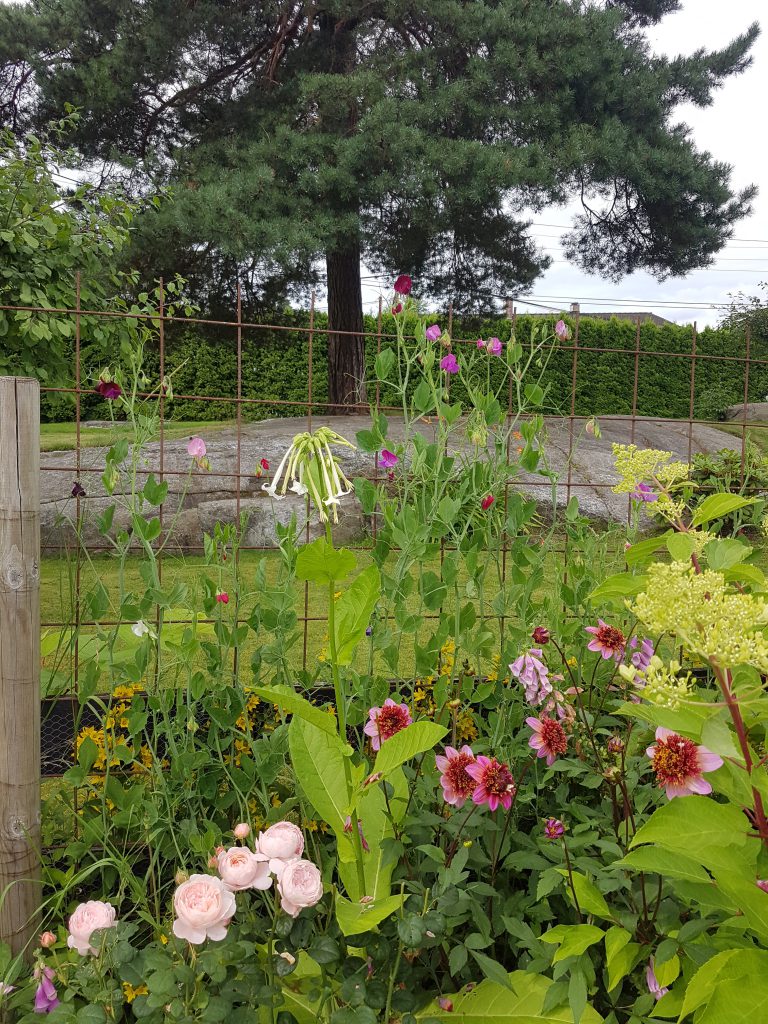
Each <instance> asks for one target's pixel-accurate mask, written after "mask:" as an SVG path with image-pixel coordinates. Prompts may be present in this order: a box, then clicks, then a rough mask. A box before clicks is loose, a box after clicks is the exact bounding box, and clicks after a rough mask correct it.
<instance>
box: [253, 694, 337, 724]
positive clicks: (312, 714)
mask: <svg viewBox="0 0 768 1024" xmlns="http://www.w3.org/2000/svg"><path fill="white" fill-rule="evenodd" d="M250 691H251V692H252V693H255V694H256V696H257V697H261V698H262V700H266V701H269V702H270V704H276V705H277V706H278V707H279V708H280V709H281V710H282V711H287V712H288V713H289V714H291V715H298V716H299V718H303V719H304V720H305V721H306V722H311V723H312V725H314V726H316V728H318V729H320V730H322V732H327V733H328V734H329V735H331V736H338V734H339V730H338V726H337V725H336V718H335V716H334V715H329V714H328V713H327V712H326V711H321V710H320V708H316V707H314V706H313V705H312V704H310V703H309V701H308V700H306V699H305V698H304V697H302V696H300V695H299V694H298V693H296V691H295V690H292V689H291V688H290V686H285V685H283V684H275V685H274V686H253V687H250Z"/></svg>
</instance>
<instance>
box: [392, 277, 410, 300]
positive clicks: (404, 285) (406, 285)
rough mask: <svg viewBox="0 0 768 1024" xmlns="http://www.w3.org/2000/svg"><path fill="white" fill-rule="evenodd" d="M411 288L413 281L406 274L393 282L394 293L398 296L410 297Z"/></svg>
mask: <svg viewBox="0 0 768 1024" xmlns="http://www.w3.org/2000/svg"><path fill="white" fill-rule="evenodd" d="M411 288H413V281H412V280H411V279H410V277H409V276H408V275H407V274H401V275H400V276H399V277H398V279H397V280H396V281H395V291H396V292H397V294H398V295H410V294H411Z"/></svg>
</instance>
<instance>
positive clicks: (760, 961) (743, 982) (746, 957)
mask: <svg viewBox="0 0 768 1024" xmlns="http://www.w3.org/2000/svg"><path fill="white" fill-rule="evenodd" d="M766 978H768V953H766V952H764V951H763V950H757V949H726V950H723V951H722V952H720V953H716V954H715V955H714V956H713V957H712V958H711V959H710V960H707V962H706V963H705V964H703V965H702V966H701V967H700V968H699V969H698V971H696V973H695V974H694V975H693V977H692V978H691V980H690V981H689V982H688V987H687V988H686V991H685V999H684V1000H683V1005H682V1008H681V1010H680V1016H679V1018H678V1019H679V1020H680V1021H682V1020H684V1019H685V1018H686V1017H688V1015H689V1014H691V1013H693V1012H694V1011H695V1010H698V1009H699V1008H700V1007H702V1006H706V1010H705V1011H704V1015H703V1016H701V1015H700V1016H698V1017H697V1024H698V1022H699V1021H702V1020H705V1021H706V1022H707V1024H734V1022H735V1021H750V1022H751V1024H757V1022H758V1021H763V1020H768V1014H763V1015H760V1014H759V1013H758V1014H755V1015H754V1016H752V1017H746V1016H743V1015H742V1016H739V1015H738V1014H739V1011H738V1006H739V1004H741V1005H742V1006H743V1002H742V1001H741V1000H739V998H738V994H737V991H736V990H738V989H740V988H745V989H746V990H747V991H754V992H757V993H760V992H761V990H762V999H765V998H766V995H768V991H767V990H766ZM725 989H727V990H728V994H729V995H730V996H731V998H735V999H736V1003H735V1004H734V1010H735V1015H734V1016H733V1017H731V1016H730V1015H729V1014H728V1013H727V1005H728V1004H726V1005H725V1007H724V1006H723V1005H722V1003H721V1002H720V1001H719V1000H716V999H713V996H715V995H716V994H717V993H719V992H721V991H723V990H725ZM718 1004H719V1006H718ZM757 1005H758V1006H759V1005H760V1003H759V1002H758V1004H757ZM766 1005H767V1006H768V1003H766ZM710 1008H712V1010H713V1012H712V1013H710ZM752 1010H753V1011H754V1007H752Z"/></svg>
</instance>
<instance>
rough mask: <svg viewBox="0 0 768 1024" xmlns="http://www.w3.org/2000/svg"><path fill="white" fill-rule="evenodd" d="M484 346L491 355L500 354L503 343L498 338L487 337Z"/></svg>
mask: <svg viewBox="0 0 768 1024" xmlns="http://www.w3.org/2000/svg"><path fill="white" fill-rule="evenodd" d="M485 348H486V351H487V352H490V354H491V355H492V356H500V355H501V350H502V348H503V345H502V344H501V342H500V341H499V339H498V338H489V339H488V341H486V343H485Z"/></svg>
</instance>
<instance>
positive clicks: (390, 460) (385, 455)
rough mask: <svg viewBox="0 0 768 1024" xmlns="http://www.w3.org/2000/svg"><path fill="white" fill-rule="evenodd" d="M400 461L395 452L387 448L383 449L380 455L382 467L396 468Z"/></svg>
mask: <svg viewBox="0 0 768 1024" xmlns="http://www.w3.org/2000/svg"><path fill="white" fill-rule="evenodd" d="M399 461H400V460H399V459H398V457H397V456H396V455H395V453H394V452H390V451H388V449H386V448H383V449H382V451H381V455H380V456H379V466H380V468H381V469H394V467H395V466H396V465H397V464H398V462H399Z"/></svg>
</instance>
